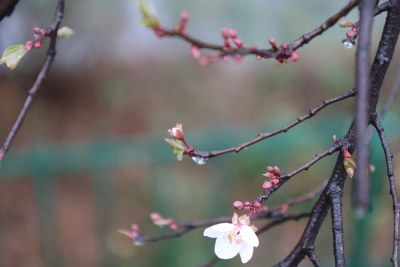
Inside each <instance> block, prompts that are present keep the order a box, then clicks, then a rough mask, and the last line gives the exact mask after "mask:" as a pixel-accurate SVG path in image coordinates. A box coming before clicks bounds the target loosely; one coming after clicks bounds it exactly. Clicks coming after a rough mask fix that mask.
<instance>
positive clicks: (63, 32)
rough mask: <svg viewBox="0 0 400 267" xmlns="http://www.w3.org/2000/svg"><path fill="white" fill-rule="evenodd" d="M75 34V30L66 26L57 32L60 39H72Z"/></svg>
mask: <svg viewBox="0 0 400 267" xmlns="http://www.w3.org/2000/svg"><path fill="white" fill-rule="evenodd" d="M73 34H74V30H73V29H71V28H70V27H67V26H64V27H62V28H60V29H58V31H57V36H58V37H71V36H72V35H73Z"/></svg>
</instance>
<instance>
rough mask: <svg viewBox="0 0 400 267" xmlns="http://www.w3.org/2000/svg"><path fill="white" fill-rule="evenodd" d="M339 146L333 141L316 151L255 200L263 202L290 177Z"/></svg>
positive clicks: (338, 148) (339, 146) (330, 153)
mask: <svg viewBox="0 0 400 267" xmlns="http://www.w3.org/2000/svg"><path fill="white" fill-rule="evenodd" d="M340 148H341V145H340V143H335V144H334V145H333V146H332V147H331V148H329V149H328V150H326V151H324V152H321V153H318V154H317V155H316V156H315V157H314V158H313V159H312V160H310V161H308V162H307V163H305V164H304V165H302V166H300V167H299V168H297V169H295V170H293V171H291V172H289V173H286V174H284V175H282V176H281V177H280V178H279V183H278V184H276V185H275V186H273V187H272V188H271V189H269V190H266V191H264V193H262V194H261V195H259V196H258V197H257V201H259V202H264V201H265V200H267V199H268V198H269V196H270V195H271V194H272V193H273V192H275V191H276V190H278V189H279V188H280V187H281V186H282V185H283V184H284V183H285V182H287V181H288V180H289V179H290V178H292V177H293V176H295V175H297V174H299V173H300V172H302V171H306V170H308V169H309V168H310V167H311V166H312V165H314V164H315V163H317V162H318V161H320V160H321V159H323V158H325V157H326V156H329V155H332V154H333V153H335V152H337V151H339V150H340Z"/></svg>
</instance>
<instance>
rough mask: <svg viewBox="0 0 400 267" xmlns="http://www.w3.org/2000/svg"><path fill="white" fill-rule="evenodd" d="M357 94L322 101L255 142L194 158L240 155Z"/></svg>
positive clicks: (200, 152) (194, 153) (351, 92)
mask: <svg viewBox="0 0 400 267" xmlns="http://www.w3.org/2000/svg"><path fill="white" fill-rule="evenodd" d="M355 94H356V91H355V90H354V89H353V90H351V91H349V92H346V93H345V94H343V95H340V96H336V97H333V98H330V99H325V100H324V101H322V104H321V105H319V106H317V107H315V108H312V109H310V110H309V111H308V113H307V114H304V115H302V116H300V117H298V118H297V119H296V120H294V121H292V122H290V123H288V124H286V125H285V126H284V127H282V128H279V129H277V130H275V131H272V132H268V133H261V134H259V135H258V137H257V138H254V139H253V140H250V141H248V142H246V143H243V144H240V145H238V146H236V147H232V148H228V149H224V150H218V151H212V152H205V151H194V152H193V155H194V156H199V157H204V158H212V157H217V156H220V155H224V154H227V153H232V152H236V153H238V152H240V151H242V150H243V149H244V148H247V147H249V146H251V145H253V144H256V143H258V142H260V141H262V140H265V139H268V138H270V137H272V136H274V135H277V134H280V133H286V132H287V131H288V130H290V129H291V128H293V127H294V126H296V125H298V124H300V123H302V122H304V121H305V120H308V119H310V118H312V117H313V116H314V115H316V114H317V113H318V112H319V111H321V110H322V109H324V108H326V107H328V106H329V105H331V104H334V103H336V102H339V101H342V100H344V99H347V98H349V97H353V96H355Z"/></svg>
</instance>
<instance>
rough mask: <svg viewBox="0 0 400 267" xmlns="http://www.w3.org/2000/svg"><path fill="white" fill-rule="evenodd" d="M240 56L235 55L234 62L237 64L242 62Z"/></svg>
mask: <svg viewBox="0 0 400 267" xmlns="http://www.w3.org/2000/svg"><path fill="white" fill-rule="evenodd" d="M242 59H243V58H242V56H241V55H239V54H236V55H235V60H236V61H237V62H240V61H242Z"/></svg>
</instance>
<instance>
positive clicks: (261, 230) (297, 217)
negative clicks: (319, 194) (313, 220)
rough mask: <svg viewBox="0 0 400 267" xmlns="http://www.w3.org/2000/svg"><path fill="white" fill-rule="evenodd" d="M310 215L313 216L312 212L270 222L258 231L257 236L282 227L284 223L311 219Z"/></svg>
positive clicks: (287, 216) (286, 216)
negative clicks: (273, 228) (276, 227)
mask: <svg viewBox="0 0 400 267" xmlns="http://www.w3.org/2000/svg"><path fill="white" fill-rule="evenodd" d="M310 215H311V213H310V212H301V213H299V214H294V215H285V216H283V217H282V218H279V219H276V220H273V221H272V222H269V223H267V224H266V225H264V226H262V227H260V228H259V229H258V230H257V232H256V234H257V235H260V234H262V233H264V232H266V231H268V230H269V229H271V228H272V227H274V226H277V225H280V224H282V223H284V222H287V221H293V220H294V221H297V220H300V219H303V218H307V217H310Z"/></svg>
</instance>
